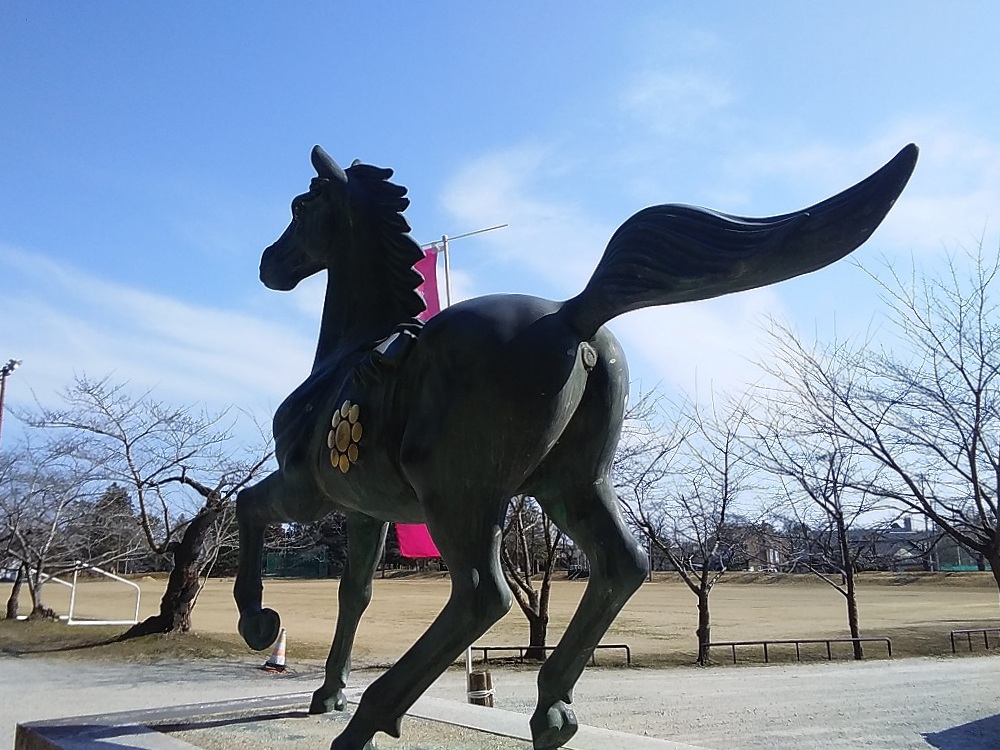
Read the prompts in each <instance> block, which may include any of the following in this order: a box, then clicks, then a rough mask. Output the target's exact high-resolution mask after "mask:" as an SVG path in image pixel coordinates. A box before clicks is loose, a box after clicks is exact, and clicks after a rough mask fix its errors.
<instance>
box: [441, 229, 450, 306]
mask: <svg viewBox="0 0 1000 750" xmlns="http://www.w3.org/2000/svg"><path fill="white" fill-rule="evenodd" d="M441 248H442V250H441V252H442V253H443V254H444V306H445V307H451V256H450V255H449V254H448V235H446V234H442V235H441Z"/></svg>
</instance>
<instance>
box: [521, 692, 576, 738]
mask: <svg viewBox="0 0 1000 750" xmlns="http://www.w3.org/2000/svg"><path fill="white" fill-rule="evenodd" d="M578 728H579V725H578V724H577V722H576V714H575V713H573V709H572V708H570V707H569V706H567V705H566V704H565V703H563V702H562V701H556V702H555V703H553V704H552V705H551V706H549V708H548V710H547V711H545V712H544V713H543V711H542V709H541V707H539V708H537V709H535V713H534V715H533V716H532V717H531V740H532V743H531V744H532V746H533V747H534V749H535V750H555V748H557V747H562V746H563V745H565V744H566V743H567V742H569V738H570V737H572V736H573V735H574V734H576V730H577V729H578Z"/></svg>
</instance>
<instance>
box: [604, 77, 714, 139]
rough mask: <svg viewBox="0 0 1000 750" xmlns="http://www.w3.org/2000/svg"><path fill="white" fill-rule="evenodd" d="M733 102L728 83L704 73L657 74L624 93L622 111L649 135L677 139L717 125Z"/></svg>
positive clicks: (640, 81) (642, 78)
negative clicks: (715, 122)
mask: <svg viewBox="0 0 1000 750" xmlns="http://www.w3.org/2000/svg"><path fill="white" fill-rule="evenodd" d="M733 100H734V97H733V94H732V92H731V91H730V90H729V87H728V86H727V85H726V83H725V82H724V81H721V80H719V79H717V78H715V77H714V76H712V75H710V74H709V73H707V72H705V71H698V70H691V71H683V72H677V71H664V70H654V71H647V72H644V73H641V74H639V75H638V76H637V77H636V79H635V80H634V81H633V82H632V83H631V84H630V85H629V86H628V87H627V88H626V89H625V91H624V93H623V94H622V98H621V104H620V108H621V110H622V111H623V112H624V113H626V114H627V115H630V116H631V117H632V118H634V119H635V120H637V121H638V122H639V124H641V125H643V126H644V127H645V128H646V129H647V130H648V131H649V132H650V133H652V134H654V135H659V136H667V137H671V138H676V137H677V136H678V135H683V134H685V133H688V132H690V131H692V130H696V129H699V128H701V127H702V126H703V125H704V124H705V123H706V122H714V121H717V120H718V114H719V113H720V112H721V111H723V110H725V109H726V108H728V107H729V106H730V105H731V104H732V103H733Z"/></svg>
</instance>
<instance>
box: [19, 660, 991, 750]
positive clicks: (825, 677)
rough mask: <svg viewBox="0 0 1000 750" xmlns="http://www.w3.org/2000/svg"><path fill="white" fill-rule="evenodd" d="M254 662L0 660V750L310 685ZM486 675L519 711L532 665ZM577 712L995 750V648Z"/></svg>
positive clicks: (681, 738)
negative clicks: (161, 709)
mask: <svg viewBox="0 0 1000 750" xmlns="http://www.w3.org/2000/svg"><path fill="white" fill-rule="evenodd" d="M258 666H259V659H258V658H255V657H247V658H246V659H237V660H232V661H208V662H196V663H194V664H173V663H171V664H160V665H154V666H145V665H137V664H116V665H105V664H98V663H93V662H85V661H68V660H56V659H45V658H39V657H21V658H15V657H11V656H6V655H0V750H6V748H10V747H12V745H13V735H14V725H15V724H16V723H17V722H19V721H28V720H32V719H44V718H55V717H62V716H71V715H74V714H93V713H100V712H102V711H123V710H129V709H138V708H149V707H155V706H164V705H178V704H184V703H197V702H202V701H210V700H225V699H232V698H236V697H243V696H255V695H275V694H281V693H291V692H299V691H305V690H311V689H312V688H313V687H315V686H316V685H317V684H318V681H319V676H318V670H317V669H316V668H315V667H311V668H308V669H305V668H303V669H301V670H300V671H299V672H298V673H295V674H288V675H280V676H274V675H268V674H266V673H264V672H262V671H260V670H259V669H258V668H257V667H258ZM374 676H375V675H374V674H373V673H369V672H364V673H360V674H359V675H358V679H357V681H356V682H357V684H364V683H365V682H367V681H369V680H371V679H372V678H373V677H374ZM493 681H494V685H495V688H496V691H497V705H498V706H499V707H502V708H507V709H510V710H514V711H521V712H527V711H528V710H529V709H530V707H531V704H532V701H533V694H534V673H533V672H532V671H527V670H511V669H505V668H494V669H493ZM464 690H465V688H464V674H462V673H461V672H460V671H454V672H449V673H447V674H446V675H445V676H444V677H442V678H441V680H439V681H438V682H437V683H436V684H435V685H434V686H433V687H432V688H431V690H430V691H429V692H428V694H429V695H431V696H434V697H438V698H449V699H452V700H459V701H460V700H463V699H464ZM575 708H576V711H577V715H578V716H579V718H580V720H581V721H582V722H584V723H586V724H591V725H594V726H598V727H606V728H609V729H616V730H620V731H628V732H631V733H635V734H640V735H641V734H647V735H650V736H654V737H661V738H665V739H670V740H674V741H678V742H687V743H690V744H693V745H699V746H701V747H705V748H713V749H714V750H729V749H730V748H742V749H745V750H757V749H759V750H764V749H765V748H767V749H768V750H777V749H781V748H789V749H794V750H820V748H822V750H830V749H831V748H834V749H835V748H861V747H864V748H885V750H905V749H907V748H916V749H924V750H926V748H939V750H996V749H997V748H1000V656H981V657H976V658H942V659H900V660H894V661H872V662H863V663H860V664H856V663H853V662H834V663H823V664H811V665H789V666H768V667H735V668H734V667H718V668H714V669H708V670H700V669H694V668H690V669H672V670H645V669H598V670H588V671H587V672H585V673H584V676H583V678H582V679H581V681H580V684H579V686H578V688H577V692H576V703H575ZM404 728H405V725H404Z"/></svg>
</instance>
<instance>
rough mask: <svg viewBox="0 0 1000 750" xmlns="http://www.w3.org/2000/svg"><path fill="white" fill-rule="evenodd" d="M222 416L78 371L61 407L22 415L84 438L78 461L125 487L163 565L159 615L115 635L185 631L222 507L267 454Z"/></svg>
mask: <svg viewBox="0 0 1000 750" xmlns="http://www.w3.org/2000/svg"><path fill="white" fill-rule="evenodd" d="M226 419H227V417H226V415H225V414H220V415H207V414H203V413H198V412H196V411H195V410H194V409H192V408H190V407H172V406H168V405H166V404H165V403H163V402H162V401H159V400H157V399H156V398H154V397H153V395H152V394H151V393H149V392H146V393H143V394H141V395H139V396H133V395H132V394H131V393H130V391H129V389H128V388H127V386H126V385H124V384H112V383H111V382H110V381H109V380H108V379H103V380H98V381H93V380H89V379H87V378H83V377H81V378H78V379H77V380H76V382H75V383H74V384H73V385H72V386H71V387H70V388H69V389H68V390H67V391H66V393H65V394H64V406H63V407H62V408H60V409H48V408H42V409H40V414H38V415H25V416H24V420H25V421H26V422H27V423H28V424H29V425H32V426H35V427H41V428H47V429H49V430H53V431H57V432H60V433H64V434H70V435H75V436H78V437H85V438H86V440H80V441H78V443H79V445H80V446H81V448H80V453H79V456H78V458H79V459H80V460H81V461H84V462H86V463H87V464H88V466H89V467H91V468H90V471H91V474H92V475H94V476H99V477H100V479H101V480H102V481H111V482H116V483H118V484H119V485H121V486H123V487H127V488H128V489H129V491H130V492H131V493H134V495H135V500H136V504H137V506H138V519H139V528H140V530H141V532H142V537H143V539H144V540H145V543H146V545H147V547H148V549H149V550H150V551H151V552H153V553H154V554H157V555H163V556H166V557H168V558H169V559H170V560H171V562H172V567H171V571H170V576H169V578H168V581H167V587H166V590H165V591H164V594H163V597H162V599H161V601H160V609H159V612H158V613H157V614H155V615H153V616H151V617H149V618H147V619H146V620H144V621H143V622H140V623H139V624H137V625H135V626H133V627H132V628H130V629H129V630H128V631H127V632H126V633H124V634H123V635H122V636H121V637H122V638H123V639H125V638H131V637H135V636H139V635H146V634H149V633H167V632H172V631H180V632H187V631H188V630H189V629H190V627H191V610H192V609H193V607H194V604H195V602H196V600H197V595H198V592H199V591H200V589H201V586H202V580H201V576H202V575H203V574H204V573H206V571H208V570H209V569H210V568H211V565H212V564H213V563H214V560H215V557H216V555H217V554H218V550H219V546H220V542H221V539H222V537H221V532H222V531H223V530H224V529H226V528H229V527H230V526H231V524H228V523H226V520H227V519H226V514H227V513H229V512H231V508H232V504H233V500H234V499H235V497H236V493H237V492H238V491H239V490H240V489H241V488H243V487H245V486H246V485H247V484H248V483H250V482H251V481H252V480H253V479H254V477H256V476H257V475H258V474H260V473H261V471H262V470H263V469H264V467H265V465H266V464H267V463H268V461H269V460H270V457H271V454H270V452H269V451H268V450H267V449H265V448H263V447H260V446H259V445H258V446H255V447H252V448H250V449H242V448H240V447H233V442H234V440H233V438H232V435H231V433H230V432H229V430H228V428H227V425H226V423H225V420H226ZM263 442H264V441H263V440H261V444H263Z"/></svg>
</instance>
